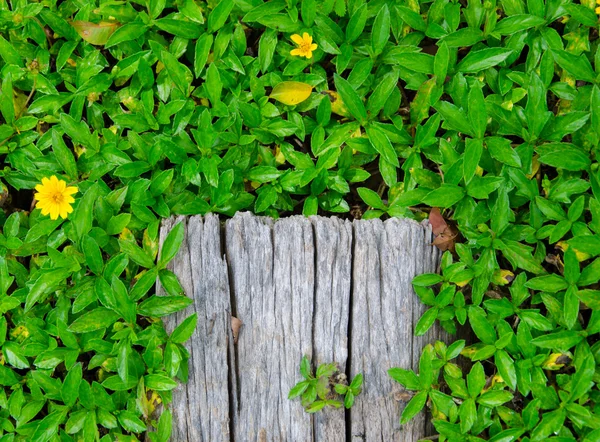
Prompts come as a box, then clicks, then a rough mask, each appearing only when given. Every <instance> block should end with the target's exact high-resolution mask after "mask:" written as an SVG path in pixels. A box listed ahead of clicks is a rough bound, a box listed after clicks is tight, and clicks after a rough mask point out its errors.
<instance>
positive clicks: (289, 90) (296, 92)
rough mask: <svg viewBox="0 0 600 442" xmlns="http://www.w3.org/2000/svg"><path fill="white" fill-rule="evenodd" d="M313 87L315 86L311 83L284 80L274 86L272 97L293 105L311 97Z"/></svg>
mask: <svg viewBox="0 0 600 442" xmlns="http://www.w3.org/2000/svg"><path fill="white" fill-rule="evenodd" d="M312 89H313V87H312V86H311V85H310V84H306V83H301V82H299V81H283V82H281V83H279V84H278V85H276V86H275V87H274V88H273V92H271V95H270V97H271V98H274V99H275V100H277V101H279V102H280V103H283V104H287V105H288V106H293V105H295V104H298V103H302V102H303V101H304V100H306V99H307V98H308V97H310V93H311V92H312Z"/></svg>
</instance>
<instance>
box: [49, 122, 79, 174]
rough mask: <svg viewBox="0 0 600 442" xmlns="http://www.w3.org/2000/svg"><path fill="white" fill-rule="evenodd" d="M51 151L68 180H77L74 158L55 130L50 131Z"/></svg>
mask: <svg viewBox="0 0 600 442" xmlns="http://www.w3.org/2000/svg"><path fill="white" fill-rule="evenodd" d="M52 150H53V151H54V155H55V156H56V159H57V160H58V163H59V164H60V165H61V166H62V168H63V170H64V171H65V173H66V174H67V175H68V176H69V178H71V179H73V180H75V179H77V164H76V163H75V157H74V156H73V153H72V152H71V150H70V149H69V148H68V147H67V146H66V144H65V142H64V141H63V138H62V136H61V135H59V133H58V132H57V131H56V129H52Z"/></svg>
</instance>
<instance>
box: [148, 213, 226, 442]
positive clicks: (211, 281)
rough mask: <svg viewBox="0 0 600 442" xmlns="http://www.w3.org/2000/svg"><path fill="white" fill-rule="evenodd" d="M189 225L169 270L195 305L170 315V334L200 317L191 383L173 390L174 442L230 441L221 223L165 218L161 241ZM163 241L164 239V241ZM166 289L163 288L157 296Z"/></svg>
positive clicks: (192, 350) (191, 347)
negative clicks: (180, 225)
mask: <svg viewBox="0 0 600 442" xmlns="http://www.w3.org/2000/svg"><path fill="white" fill-rule="evenodd" d="M179 222H183V223H186V229H185V230H186V234H185V239H184V242H183V244H182V246H181V249H180V250H179V253H178V254H177V256H176V257H175V259H174V260H173V261H172V262H171V263H170V265H169V267H170V269H171V270H173V271H174V272H175V273H176V274H177V276H178V277H179V281H180V283H181V285H182V287H183V288H184V290H185V293H186V294H187V295H188V296H191V297H193V298H194V303H193V304H192V305H190V306H189V307H188V308H187V309H185V310H184V311H181V312H178V313H176V314H175V315H172V316H169V317H167V318H166V320H165V326H166V329H167V331H168V332H169V333H171V331H172V330H173V329H174V328H175V327H176V326H177V325H178V324H179V323H180V322H181V321H182V320H183V319H184V318H186V317H187V316H189V315H191V314H193V313H197V314H198V325H197V327H196V330H195V331H194V334H193V335H192V337H191V339H190V340H189V341H188V342H187V343H186V348H187V349H188V351H189V352H190V360H189V378H188V382H187V384H183V385H179V387H178V388H177V389H176V390H175V391H174V392H173V405H172V411H173V423H174V425H173V433H172V436H171V440H173V441H174V442H179V441H182V442H183V441H190V442H192V441H198V442H201V441H210V442H213V441H214V442H220V441H229V440H231V438H230V430H229V428H230V403H229V396H230V391H229V387H228V385H229V383H228V379H229V374H230V369H229V366H228V351H229V347H230V345H231V342H232V336H231V326H230V324H231V307H230V299H229V282H228V276H227V264H226V262H225V260H224V259H223V257H222V254H221V237H220V223H219V218H218V217H217V216H216V215H207V216H206V217H205V218H204V219H202V218H201V217H199V216H194V217H190V218H188V219H187V220H186V219H185V218H183V217H178V218H176V219H172V218H171V219H169V220H166V221H165V222H164V223H163V225H162V227H161V231H160V237H161V240H162V239H164V237H165V236H166V234H167V233H168V231H169V230H170V229H171V228H172V227H173V226H175V225H176V224H177V223H179ZM161 243H162V241H161ZM161 290H162V288H161V287H160V284H159V294H161Z"/></svg>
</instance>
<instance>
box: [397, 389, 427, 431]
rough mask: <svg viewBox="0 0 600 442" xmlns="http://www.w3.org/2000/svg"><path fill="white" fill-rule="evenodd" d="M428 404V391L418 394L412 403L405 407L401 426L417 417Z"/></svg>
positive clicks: (401, 417)
mask: <svg viewBox="0 0 600 442" xmlns="http://www.w3.org/2000/svg"><path fill="white" fill-rule="evenodd" d="M426 402H427V392H426V391H420V392H418V393H417V394H416V395H415V396H414V397H413V398H412V399H411V400H410V402H409V403H408V404H406V407H404V410H402V415H401V416H400V425H404V424H406V423H407V422H409V421H410V420H411V419H412V418H413V417H415V416H416V415H417V414H418V413H419V412H420V411H421V410H422V409H423V407H424V406H425V403H426Z"/></svg>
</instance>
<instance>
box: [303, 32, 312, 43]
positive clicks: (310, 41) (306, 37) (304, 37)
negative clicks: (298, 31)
mask: <svg viewBox="0 0 600 442" xmlns="http://www.w3.org/2000/svg"><path fill="white" fill-rule="evenodd" d="M302 39H303V40H304V43H308V44H311V43H312V37H311V36H310V35H308V32H305V33H304V34H302Z"/></svg>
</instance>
